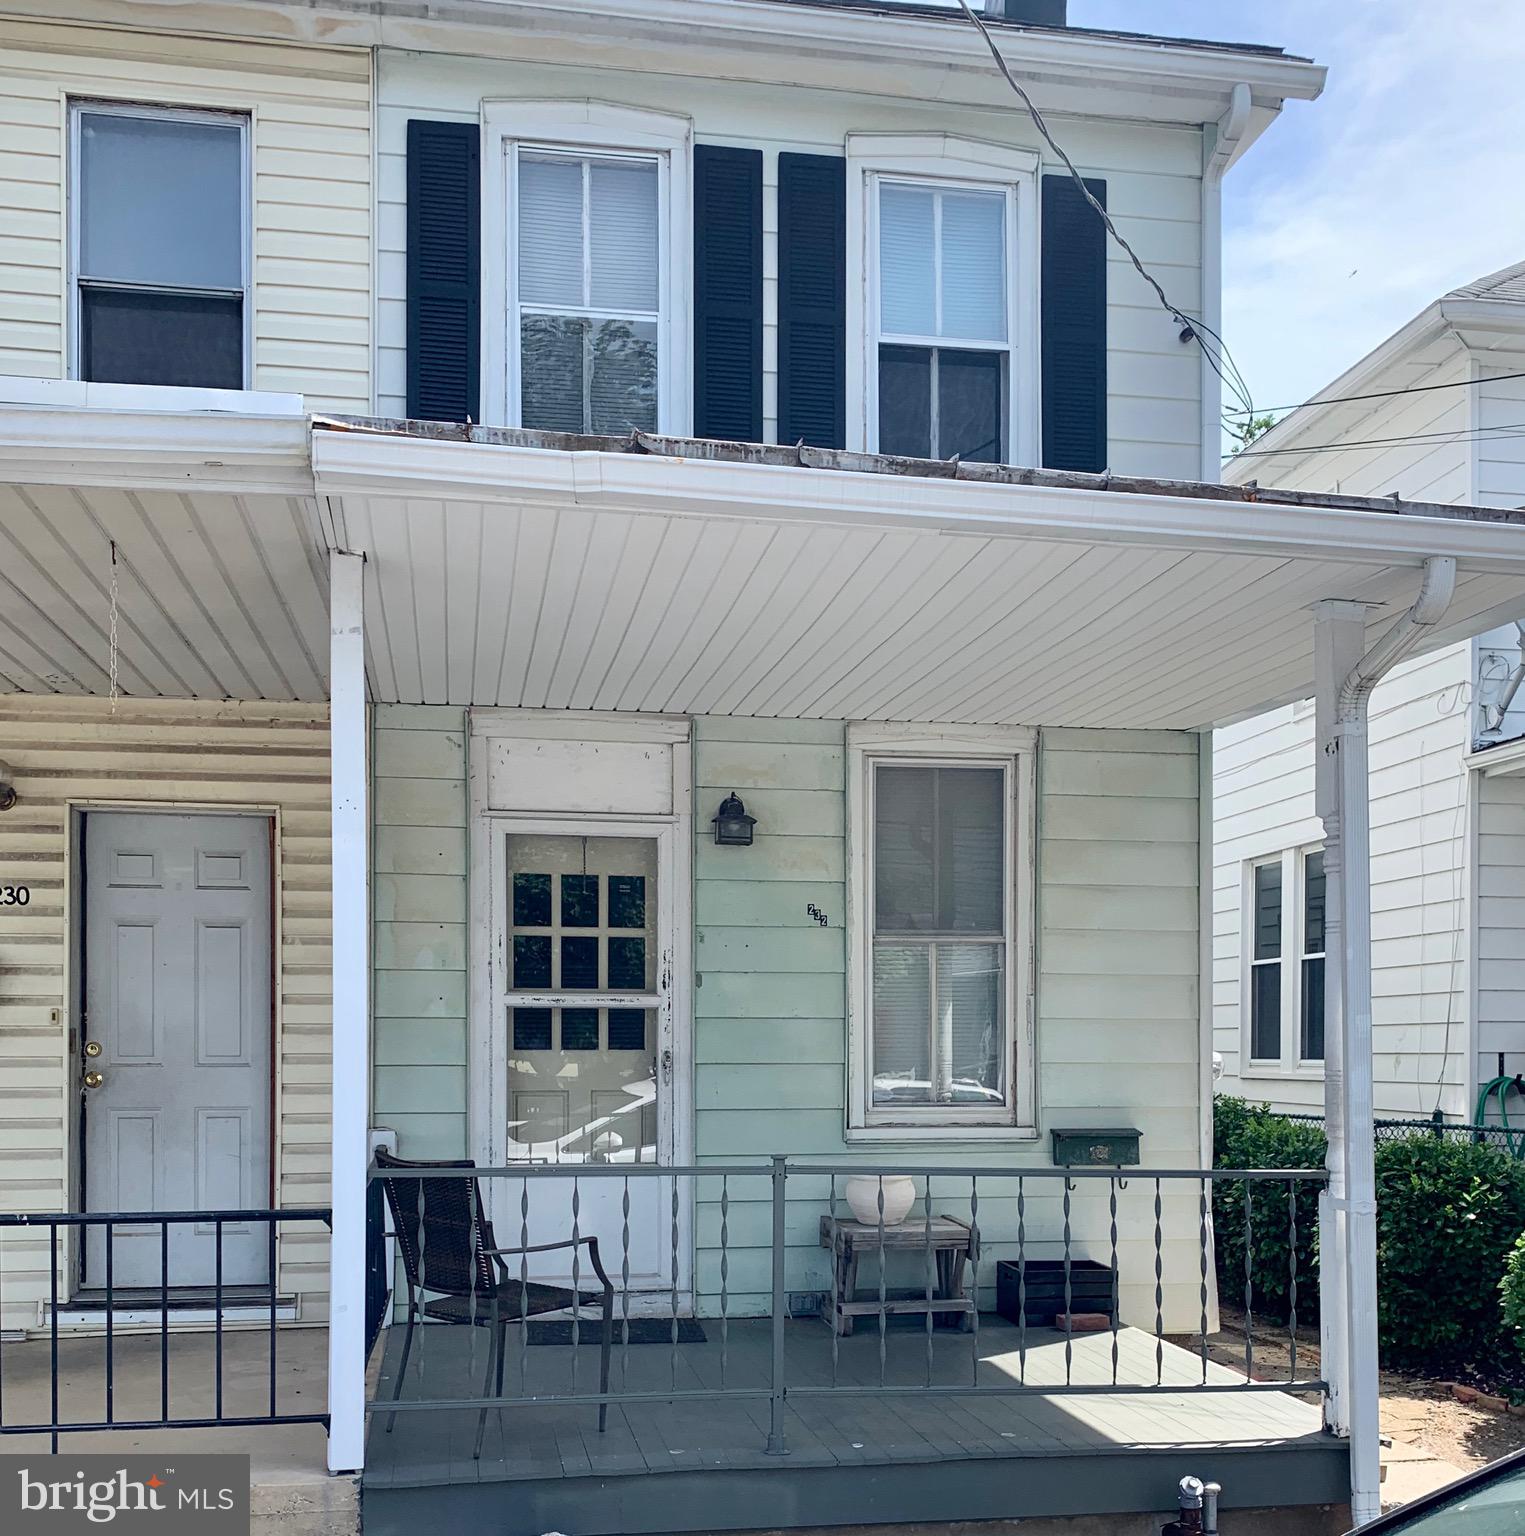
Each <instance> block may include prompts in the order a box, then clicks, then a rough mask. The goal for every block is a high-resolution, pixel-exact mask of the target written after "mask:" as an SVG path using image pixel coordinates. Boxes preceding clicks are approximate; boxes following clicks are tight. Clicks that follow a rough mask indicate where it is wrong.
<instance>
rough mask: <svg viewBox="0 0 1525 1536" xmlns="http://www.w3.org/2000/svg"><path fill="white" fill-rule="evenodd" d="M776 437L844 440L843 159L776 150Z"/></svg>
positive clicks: (818, 442) (826, 443)
mask: <svg viewBox="0 0 1525 1536" xmlns="http://www.w3.org/2000/svg"><path fill="white" fill-rule="evenodd" d="M778 440H779V442H781V443H798V442H805V443H809V444H810V445H811V446H812V447H815V448H842V447H845V446H846V444H847V162H846V160H844V159H843V158H842V157H841V156H839V155H795V154H781V155H780V156H779V157H778Z"/></svg>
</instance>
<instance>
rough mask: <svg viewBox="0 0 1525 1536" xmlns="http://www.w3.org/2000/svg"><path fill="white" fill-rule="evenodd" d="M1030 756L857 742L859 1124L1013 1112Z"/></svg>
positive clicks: (1017, 1088) (1017, 1090)
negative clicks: (1022, 820) (1023, 819)
mask: <svg viewBox="0 0 1525 1536" xmlns="http://www.w3.org/2000/svg"><path fill="white" fill-rule="evenodd" d="M956 746H957V744H955V748H956ZM1027 761H1028V758H1027V756H1026V754H1024V753H1020V752H1002V751H987V752H984V753H973V752H969V753H966V752H961V751H958V750H956V749H955V750H952V751H939V750H938V746H937V743H936V742H927V743H925V744H924V745H923V744H916V745H914V746H911V745H909V744H908V745H906V746H902V745H901V744H899V743H897V742H895V741H893V740H892V739H891V740H881V741H879V742H877V743H875V744H872V745H867V744H865V745H863V746H861V747H860V748H858V749H857V750H855V752H854V774H855V780H856V782H855V786H854V791H855V793H854V806H855V809H854V830H853V841H852V846H853V849H854V853H855V858H854V864H855V868H854V891H855V899H854V909H853V924H854V933H853V944H854V951H855V959H854V968H855V972H856V976H855V983H854V987H853V998H852V1006H851V1013H852V1018H853V1034H854V1042H853V1051H854V1062H855V1074H854V1075H855V1077H856V1078H857V1080H858V1087H857V1090H856V1091H855V1095H854V1097H855V1104H854V1117H853V1118H854V1124H856V1125H860V1126H863V1127H873V1126H882V1127H892V1126H902V1127H907V1128H915V1127H918V1126H919V1127H923V1128H937V1127H957V1126H980V1125H984V1126H994V1125H1005V1126H1011V1125H1015V1124H1017V1123H1018V1118H1019V1110H1020V1108H1021V1107H1022V1100H1023V1097H1024V1095H1023V1093H1022V1087H1023V1074H1024V1073H1025V1072H1026V1071H1027V1069H1028V1068H1029V1066H1030V1062H1029V1061H1028V1060H1026V1059H1024V1056H1025V1055H1026V1054H1028V1053H1025V1052H1023V1051H1022V1050H1020V1049H1019V1045H1020V1036H1021V1035H1022V1031H1021V1029H1019V1020H1021V1021H1025V1019H1026V995H1027V985H1028V983H1027V970H1026V967H1025V965H1024V964H1023V963H1022V962H1021V960H1020V958H1019V956H1020V954H1021V953H1022V951H1021V949H1020V946H1019V944H1018V933H1019V929H1023V928H1025V926H1026V924H1025V921H1024V919H1023V917H1022V915H1021V913H1022V901H1021V892H1022V891H1023V890H1024V889H1025V887H1024V884H1023V877H1022V874H1021V871H1022V868H1023V865H1022V862H1021V860H1022V858H1023V857H1024V854H1023V853H1021V852H1019V846H1020V848H1022V849H1024V850H1025V839H1023V838H1021V837H1019V819H1018V818H1019V816H1020V815H1021V814H1025V803H1024V802H1025V799H1026V797H1027V795H1028V794H1029V791H1028V790H1027V789H1026V788H1024V787H1023V783H1024V771H1025V767H1026V763H1027Z"/></svg>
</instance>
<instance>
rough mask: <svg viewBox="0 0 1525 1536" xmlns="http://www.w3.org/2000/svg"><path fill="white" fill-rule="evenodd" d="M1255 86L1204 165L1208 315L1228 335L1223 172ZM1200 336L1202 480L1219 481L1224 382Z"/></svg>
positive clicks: (1228, 116) (1238, 91)
mask: <svg viewBox="0 0 1525 1536" xmlns="http://www.w3.org/2000/svg"><path fill="white" fill-rule="evenodd" d="M1250 101H1251V97H1250V88H1249V86H1248V85H1246V84H1245V83H1244V82H1243V81H1241V82H1240V83H1239V84H1238V85H1236V86H1235V87H1234V89H1233V90H1232V92H1230V95H1229V109H1228V111H1227V112H1225V113H1224V114H1223V116H1222V117H1221V118H1219V119H1218V122H1217V124H1216V126H1214V127H1213V128H1212V130H1211V132H1212V139H1211V142H1209V140H1208V131H1209V130H1208V129H1207V127H1206V126H1205V125H1204V128H1203V144H1202V152H1203V166H1202V319H1203V321H1204V323H1205V324H1206V325H1207V326H1208V327H1210V328H1211V330H1213V331H1214V332H1216V333H1217V334H1218V335H1219V336H1221V335H1222V334H1223V173H1224V172H1225V171H1226V170H1227V169H1228V167H1229V163H1230V162H1231V161H1232V160H1233V158H1234V153H1235V151H1236V150H1237V149H1238V148H1239V141H1240V139H1241V138H1243V136H1244V130H1245V125H1246V124H1247V123H1248V122H1249V120H1250ZM1209 344H1211V337H1207V338H1204V339H1202V340H1199V342H1198V346H1199V347H1200V349H1201V357H1200V358H1199V360H1198V361H1199V364H1200V367H1201V377H1202V385H1201V393H1202V478H1203V480H1204V481H1206V482H1207V483H1208V484H1209V485H1216V484H1217V483H1218V481H1219V479H1220V478H1221V477H1222V474H1223V456H1222V454H1221V452H1220V451H1219V450H1220V446H1221V444H1222V441H1223V384H1222V381H1221V380H1220V379H1219V377H1218V372H1217V370H1216V369H1215V368H1214V367H1213V363H1212V359H1211V357H1209V355H1208V351H1207V348H1208V346H1209Z"/></svg>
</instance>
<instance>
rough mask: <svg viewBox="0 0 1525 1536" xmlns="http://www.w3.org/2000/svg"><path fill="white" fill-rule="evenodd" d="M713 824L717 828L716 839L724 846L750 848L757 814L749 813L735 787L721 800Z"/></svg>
mask: <svg viewBox="0 0 1525 1536" xmlns="http://www.w3.org/2000/svg"><path fill="white" fill-rule="evenodd" d="M711 825H712V826H713V827H714V829H715V841H716V842H717V843H719V844H720V845H721V847H723V848H750V847H751V846H752V828H753V827H755V826H756V825H757V818H756V817H755V816H748V815H747V808H746V806H744V805H743V804H742V803H741V799H740V797H739V796H738V795H737V793H736V791H735V790H734V789H733V790H732V791H731V792H730V794H728V795H727V796H726V797H725V799H724V800H722V801H721V802H720V809H719V810H718V811H716V812H715V817H714V820H713V821H712V822H711Z"/></svg>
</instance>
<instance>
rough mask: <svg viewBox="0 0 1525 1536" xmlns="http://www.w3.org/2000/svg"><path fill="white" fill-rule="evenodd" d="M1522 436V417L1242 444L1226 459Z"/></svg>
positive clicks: (1524, 432) (1440, 444) (1524, 427)
mask: <svg viewBox="0 0 1525 1536" xmlns="http://www.w3.org/2000/svg"><path fill="white" fill-rule="evenodd" d="M1518 437H1525V421H1501V422H1500V423H1499V424H1498V425H1497V426H1496V427H1457V428H1455V429H1454V430H1452V431H1448V432H1412V433H1408V434H1406V435H1404V436H1402V437H1368V438H1360V439H1354V440H1352V441H1350V442H1346V443H1307V444H1297V445H1295V446H1292V447H1287V448H1241V449H1240V450H1239V451H1238V452H1237V453H1226V454H1224V458H1225V459H1266V458H1272V457H1275V456H1278V455H1282V454H1299V453H1343V452H1345V451H1346V450H1347V449H1360V448H1367V449H1370V448H1399V447H1404V446H1406V445H1413V446H1415V447H1421V448H1422V447H1445V446H1447V445H1448V444H1451V443H1494V442H1509V441H1511V440H1513V439H1514V438H1518Z"/></svg>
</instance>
